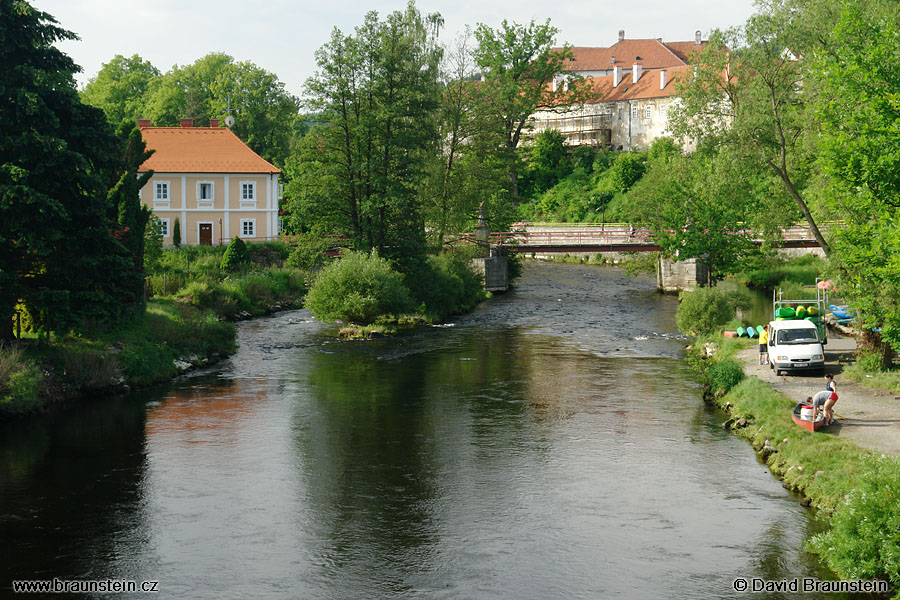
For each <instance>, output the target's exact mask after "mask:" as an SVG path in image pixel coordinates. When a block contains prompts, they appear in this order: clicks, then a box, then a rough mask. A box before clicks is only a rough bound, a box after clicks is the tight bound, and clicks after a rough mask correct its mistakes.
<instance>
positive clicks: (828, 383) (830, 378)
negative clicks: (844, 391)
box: [825, 373, 837, 392]
mask: <svg viewBox="0 0 900 600" xmlns="http://www.w3.org/2000/svg"><path fill="white" fill-rule="evenodd" d="M825 389H826V390H828V391H829V392H836V391H837V388H835V387H834V375H832V374H831V373H825Z"/></svg>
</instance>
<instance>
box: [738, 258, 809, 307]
mask: <svg viewBox="0 0 900 600" xmlns="http://www.w3.org/2000/svg"><path fill="white" fill-rule="evenodd" d="M825 268H826V264H825V261H824V260H822V259H821V258H819V257H818V256H815V255H812V254H807V255H804V256H800V257H798V258H793V259H790V260H783V259H778V258H770V259H767V260H765V261H764V262H763V263H762V264H760V265H758V266H757V267H756V268H754V269H750V270H748V271H745V272H743V273H741V274H740V275H738V279H739V280H740V281H741V282H742V283H744V284H745V285H746V286H747V287H750V288H758V289H763V290H769V291H771V290H773V289H778V288H779V287H780V288H782V289H783V288H784V287H785V285H786V283H787V282H792V283H795V284H797V289H802V286H805V285H814V284H815V283H816V277H820V278H821V277H822V275H823V274H824V272H825ZM787 297H788V296H787V292H785V298H787ZM803 297H805V296H798V297H796V298H793V297H792V299H793V300H800V299H802V298H803ZM812 297H813V298H815V297H816V296H815V291H814V290H813V294H812Z"/></svg>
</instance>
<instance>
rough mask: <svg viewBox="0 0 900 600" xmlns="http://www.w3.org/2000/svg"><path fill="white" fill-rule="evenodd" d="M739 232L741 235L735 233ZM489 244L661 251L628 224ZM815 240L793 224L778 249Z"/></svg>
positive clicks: (529, 229) (526, 228) (492, 238)
mask: <svg viewBox="0 0 900 600" xmlns="http://www.w3.org/2000/svg"><path fill="white" fill-rule="evenodd" d="M737 233H743V232H737ZM455 239H456V240H458V241H461V242H469V243H475V242H476V239H475V234H474V233H462V234H458V235H457V236H455ZM488 241H489V242H490V244H491V245H501V246H503V247H504V248H506V249H507V250H508V251H510V252H534V253H536V254H564V253H569V254H574V253H605V252H659V251H660V250H662V248H661V247H660V246H659V245H658V244H657V243H656V242H655V241H654V232H653V231H652V230H650V229H637V228H636V229H632V228H631V227H630V226H628V225H622V224H615V225H597V226H596V227H589V226H584V225H579V226H574V227H568V226H530V225H523V226H521V227H517V228H515V229H514V230H513V231H506V232H492V233H490V234H489V236H488ZM818 245H819V244H818V242H816V240H815V237H813V235H812V232H811V231H810V228H809V227H808V226H803V225H796V226H793V227H785V228H783V229H782V242H781V244H780V247H782V248H816V247H818Z"/></svg>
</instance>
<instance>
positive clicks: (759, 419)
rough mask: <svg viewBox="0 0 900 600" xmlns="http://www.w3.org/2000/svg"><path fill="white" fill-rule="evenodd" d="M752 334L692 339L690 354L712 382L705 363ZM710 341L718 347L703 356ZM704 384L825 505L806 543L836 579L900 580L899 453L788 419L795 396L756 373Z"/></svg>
mask: <svg viewBox="0 0 900 600" xmlns="http://www.w3.org/2000/svg"><path fill="white" fill-rule="evenodd" d="M750 342H751V340H742V339H739V338H721V337H718V336H714V335H713V336H707V337H704V338H701V339H698V340H697V342H695V344H694V345H693V346H692V348H691V350H690V352H689V355H688V360H689V362H690V364H691V365H692V367H693V368H694V369H695V370H696V371H697V372H698V374H699V376H700V379H701V381H702V382H703V383H705V384H706V385H710V384H711V381H710V373H709V372H710V371H711V370H712V371H715V368H710V367H712V366H713V365H717V364H723V363H728V362H730V361H733V360H734V359H733V356H734V354H735V353H736V352H737V351H738V350H739V349H741V348H743V347H746V346H747V345H748V344H749V343H750ZM710 343H715V344H716V353H715V355H714V356H713V357H711V358H703V356H704V355H705V351H704V347H705V346H706V345H708V344H710ZM707 389H708V390H709V392H710V393H709V394H708V396H707V397H708V398H711V399H712V400H713V401H714V402H716V403H717V404H718V405H719V406H720V407H721V408H723V409H725V410H726V411H727V412H728V413H729V416H730V421H732V422H737V421H738V420H740V419H744V420H745V421H746V423H747V425H746V426H745V427H740V428H734V429H732V431H733V433H735V434H736V435H738V436H740V437H743V438H745V439H747V440H748V441H749V442H750V443H751V444H752V445H753V446H754V448H756V449H757V450H760V449H761V448H762V447H763V446H764V445H766V444H768V445H769V446H772V447H774V448H775V449H776V450H777V452H775V453H772V454H769V455H768V456H767V458H766V463H767V465H768V466H769V468H770V469H771V470H772V472H773V473H774V474H775V475H776V476H778V477H779V478H780V479H782V480H783V481H784V482H785V484H786V485H787V486H788V487H789V488H790V489H792V490H794V491H796V492H799V493H802V494H803V495H804V496H806V497H807V498H808V499H809V500H810V503H811V505H812V506H815V507H817V508H819V509H820V510H823V511H826V512H828V513H831V515H832V521H831V522H832V525H833V527H832V528H831V529H830V530H828V531H826V532H824V533H822V534H819V535H817V536H815V537H814V538H812V539H811V540H809V542H808V544H807V547H808V549H809V550H810V551H811V552H814V553H817V554H819V555H820V556H821V558H822V560H823V562H825V564H827V565H828V566H829V567H830V568H831V569H833V570H834V571H835V572H836V573H837V574H838V575H839V576H840V577H841V578H842V579H845V580H847V579H858V578H865V579H882V580H889V581H890V582H891V585H892V586H893V587H894V589H898V588H900V459H898V458H897V457H883V456H879V455H877V454H876V453H874V452H872V451H870V450H866V449H863V448H861V447H860V446H858V445H856V444H854V443H853V442H850V441H847V440H846V439H842V438H839V437H836V436H835V435H832V434H829V433H828V430H827V429H825V430H824V431H820V432H817V433H815V434H813V433H810V432H808V431H806V430H805V429H801V428H800V427H797V426H796V425H795V424H794V423H793V420H792V419H791V412H792V410H793V407H794V402H793V401H792V400H791V399H789V398H787V397H786V396H784V395H782V394H780V393H778V392H776V391H775V390H774V389H773V388H772V386H770V385H769V384H767V383H765V382H763V381H761V380H759V379H757V378H756V377H747V378H744V379H743V380H742V381H741V382H740V383H738V384H737V385H735V386H734V387H733V388H731V390H730V391H729V392H728V393H726V394H724V395H719V394H714V393H712V392H714V390H712V389H710V388H707ZM761 456H765V454H762V455H761Z"/></svg>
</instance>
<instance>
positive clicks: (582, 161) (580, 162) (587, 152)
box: [572, 146, 597, 173]
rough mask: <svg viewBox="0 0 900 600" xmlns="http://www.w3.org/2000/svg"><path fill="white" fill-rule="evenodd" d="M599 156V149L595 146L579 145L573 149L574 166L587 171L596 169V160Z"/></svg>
mask: <svg viewBox="0 0 900 600" xmlns="http://www.w3.org/2000/svg"><path fill="white" fill-rule="evenodd" d="M596 158H597V149H596V148H594V147H593V146H578V147H577V148H575V150H573V151H572V168H573V169H581V170H582V171H584V172H585V173H590V172H591V171H593V170H594V161H595V160H596Z"/></svg>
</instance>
